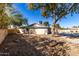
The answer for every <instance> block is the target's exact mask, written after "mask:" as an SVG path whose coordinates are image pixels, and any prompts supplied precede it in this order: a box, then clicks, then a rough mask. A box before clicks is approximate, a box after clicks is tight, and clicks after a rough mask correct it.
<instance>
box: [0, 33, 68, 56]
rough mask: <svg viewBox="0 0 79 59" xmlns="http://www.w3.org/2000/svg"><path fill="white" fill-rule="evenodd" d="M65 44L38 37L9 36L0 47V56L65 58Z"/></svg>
mask: <svg viewBox="0 0 79 59" xmlns="http://www.w3.org/2000/svg"><path fill="white" fill-rule="evenodd" d="M65 44H66V43H65V42H60V41H56V40H51V39H48V38H45V37H40V36H28V35H21V34H9V35H8V36H7V37H6V39H5V40H4V42H3V43H2V44H1V45H0V55H12V56H20V55H21V56H46V55H47V56H52V55H53V56H66V55H69V54H68V53H67V49H68V47H67V46H66V45H65Z"/></svg>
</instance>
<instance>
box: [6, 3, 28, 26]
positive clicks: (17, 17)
mask: <svg viewBox="0 0 79 59" xmlns="http://www.w3.org/2000/svg"><path fill="white" fill-rule="evenodd" d="M6 13H7V15H8V16H9V17H10V20H9V21H10V25H14V26H21V25H22V24H25V23H28V20H27V19H26V18H24V17H23V16H22V14H21V13H20V12H19V11H17V10H16V9H15V8H14V7H13V6H12V4H8V5H7V7H6Z"/></svg>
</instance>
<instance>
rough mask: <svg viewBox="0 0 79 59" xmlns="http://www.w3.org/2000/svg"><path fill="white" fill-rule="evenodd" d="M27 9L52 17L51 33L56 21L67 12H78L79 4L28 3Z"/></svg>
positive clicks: (54, 28)
mask: <svg viewBox="0 0 79 59" xmlns="http://www.w3.org/2000/svg"><path fill="white" fill-rule="evenodd" d="M28 6H29V9H33V10H37V9H39V10H40V11H41V12H42V16H44V17H46V18H48V17H52V19H53V25H52V26H53V27H52V29H53V34H55V33H56V32H55V31H56V23H57V22H58V21H59V20H60V19H62V18H63V17H65V16H66V15H68V14H74V13H79V4H76V3H43V4H29V5H28Z"/></svg>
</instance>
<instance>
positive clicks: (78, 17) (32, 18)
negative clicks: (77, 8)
mask: <svg viewBox="0 0 79 59" xmlns="http://www.w3.org/2000/svg"><path fill="white" fill-rule="evenodd" d="M13 6H14V7H15V8H16V10H18V11H20V12H21V14H22V15H23V16H24V17H25V18H27V19H28V22H29V24H32V23H38V22H39V21H48V22H49V23H50V24H52V23H53V21H52V18H47V19H46V18H44V17H42V16H41V12H40V11H39V10H37V11H33V10H29V9H28V7H27V5H26V4H24V3H16V4H13ZM58 23H59V24H60V26H62V27H65V28H67V27H72V26H78V25H79V14H74V15H73V16H71V15H67V16H66V18H62V19H61V21H59V22H58Z"/></svg>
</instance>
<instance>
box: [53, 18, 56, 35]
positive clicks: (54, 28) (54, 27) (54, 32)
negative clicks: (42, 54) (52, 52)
mask: <svg viewBox="0 0 79 59" xmlns="http://www.w3.org/2000/svg"><path fill="white" fill-rule="evenodd" d="M53 19H54V22H53V35H55V34H56V16H54V18H53Z"/></svg>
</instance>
